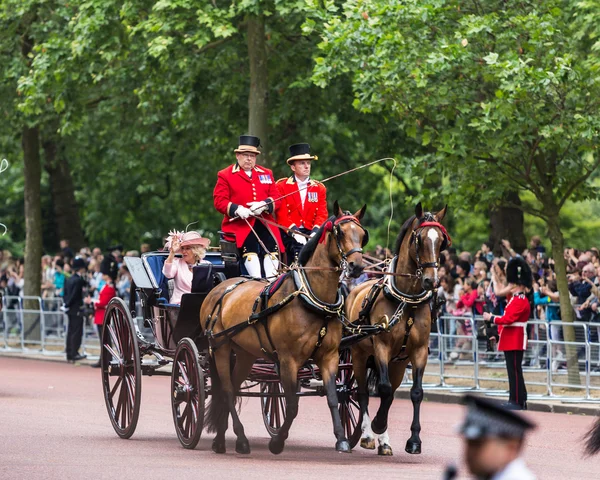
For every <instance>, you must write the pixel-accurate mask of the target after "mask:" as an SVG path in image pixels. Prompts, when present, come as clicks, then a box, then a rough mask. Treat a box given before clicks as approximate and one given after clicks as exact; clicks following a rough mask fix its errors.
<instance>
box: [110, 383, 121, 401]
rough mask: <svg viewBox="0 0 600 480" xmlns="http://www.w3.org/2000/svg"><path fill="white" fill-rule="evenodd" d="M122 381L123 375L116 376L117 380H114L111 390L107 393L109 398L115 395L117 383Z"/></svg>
mask: <svg viewBox="0 0 600 480" xmlns="http://www.w3.org/2000/svg"><path fill="white" fill-rule="evenodd" d="M122 381H123V377H119V378H117V381H116V382H115V384H114V385H113V388H112V389H111V391H110V393H109V396H110V398H111V400H112V398H113V397H114V396H115V393H116V392H117V389H118V388H119V385H121V382H122ZM113 403H114V402H113Z"/></svg>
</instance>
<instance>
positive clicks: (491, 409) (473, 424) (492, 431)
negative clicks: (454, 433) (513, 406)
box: [460, 395, 535, 440]
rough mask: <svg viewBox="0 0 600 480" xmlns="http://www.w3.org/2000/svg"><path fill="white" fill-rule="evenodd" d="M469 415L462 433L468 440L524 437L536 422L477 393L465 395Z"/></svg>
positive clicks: (463, 425) (462, 426) (462, 427)
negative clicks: (476, 394) (478, 395)
mask: <svg viewBox="0 0 600 480" xmlns="http://www.w3.org/2000/svg"><path fill="white" fill-rule="evenodd" d="M464 403H465V404H466V405H467V415H466V417H465V420H464V422H463V424H462V425H461V427H460V433H461V434H462V435H463V436H464V437H465V438H466V439H467V440H478V439H481V438H486V437H496V438H519V439H521V438H523V437H524V436H525V432H527V430H531V429H532V428H535V424H534V423H533V422H531V421H529V420H528V419H527V418H525V417H524V416H523V415H520V414H518V413H516V412H515V411H513V410H508V409H507V408H504V407H503V406H502V405H501V404H500V403H498V402H496V401H493V400H489V399H487V398H483V397H477V396H475V395H465V398H464Z"/></svg>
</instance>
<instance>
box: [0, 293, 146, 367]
mask: <svg viewBox="0 0 600 480" xmlns="http://www.w3.org/2000/svg"><path fill="white" fill-rule="evenodd" d="M31 304H33V305H34V306H35V308H30V307H31ZM63 305H64V302H63V299H62V298H61V297H54V298H42V297H35V296H23V297H18V296H3V297H2V311H1V312H0V352H15V353H18V352H21V353H25V354H41V355H45V356H64V355H65V342H66V339H67V329H68V323H69V317H68V315H67V314H66V313H65V311H64V309H63ZM25 306H27V307H29V308H24V307H25ZM141 312H142V309H141V306H140V305H139V302H137V304H136V315H137V316H136V318H135V320H136V322H137V324H138V327H139V328H140V331H143V332H144V335H145V336H151V335H152V334H151V330H150V329H148V328H147V327H146V326H144V322H143V317H142V314H141ZM81 353H84V354H86V355H88V358H89V359H91V360H94V359H97V358H98V356H99V355H100V345H99V342H98V334H97V331H96V328H95V325H94V320H93V315H91V316H90V317H89V318H86V320H85V322H84V326H83V338H82V341H81Z"/></svg>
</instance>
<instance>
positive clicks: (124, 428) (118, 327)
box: [100, 299, 141, 438]
mask: <svg viewBox="0 0 600 480" xmlns="http://www.w3.org/2000/svg"><path fill="white" fill-rule="evenodd" d="M121 303H122V300H120V299H113V301H111V303H110V304H109V308H108V311H107V315H106V317H105V321H104V323H105V325H104V327H103V333H104V335H103V336H102V348H101V352H100V363H101V367H102V368H101V371H102V383H103V388H104V399H105V403H106V407H107V411H108V414H109V418H110V420H111V423H112V425H113V428H114V429H115V431H116V433H117V434H118V435H119V436H120V437H122V438H129V437H130V436H131V435H132V434H133V432H134V431H135V428H136V426H137V421H138V418H139V407H140V400H141V378H140V377H141V367H140V362H139V351H138V349H137V339H136V338H135V334H134V328H133V323H132V320H131V317H130V316H129V314H128V312H127V310H126V308H125V307H124V306H123V305H122V304H121ZM113 368H114V369H116V372H117V374H116V375H114V374H113V373H114V371H113ZM111 377H112V378H115V381H114V382H112V383H111Z"/></svg>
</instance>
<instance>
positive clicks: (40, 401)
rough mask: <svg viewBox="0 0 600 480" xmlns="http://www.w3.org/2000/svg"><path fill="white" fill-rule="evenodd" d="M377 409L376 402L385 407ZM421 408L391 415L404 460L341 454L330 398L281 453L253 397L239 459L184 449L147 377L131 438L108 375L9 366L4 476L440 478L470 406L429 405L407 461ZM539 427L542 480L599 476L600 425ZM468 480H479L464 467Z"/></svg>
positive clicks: (304, 415) (163, 395)
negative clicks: (585, 441) (588, 440)
mask: <svg viewBox="0 0 600 480" xmlns="http://www.w3.org/2000/svg"><path fill="white" fill-rule="evenodd" d="M376 402H377V400H373V403H376ZM411 412H412V406H411V404H410V402H409V401H407V400H396V401H395V402H394V405H393V407H392V411H391V413H390V419H391V422H392V423H391V427H390V432H391V434H390V437H391V441H392V446H393V447H394V448H395V455H394V456H393V457H384V458H382V457H378V456H377V455H376V454H375V453H374V452H373V451H367V450H362V449H360V448H357V449H356V450H354V451H353V453H351V454H339V453H336V452H335V450H334V443H335V441H334V440H335V439H334V437H333V434H332V432H331V430H332V427H331V421H330V417H329V410H328V409H327V405H326V401H325V399H324V398H303V399H301V402H300V413H299V415H298V418H297V419H296V421H295V423H294V425H293V426H292V430H291V432H290V439H289V440H288V442H287V444H286V449H285V451H284V452H283V453H282V454H281V455H277V456H275V455H272V454H271V453H270V452H269V450H268V447H267V443H268V438H269V437H268V435H267V433H266V431H265V428H264V426H263V423H262V417H261V415H260V406H259V400H258V399H245V400H244V402H243V405H242V416H241V418H242V422H243V423H244V426H245V428H246V434H247V435H248V438H249V440H250V444H251V447H252V453H251V454H250V455H248V456H241V455H238V454H236V453H235V450H234V440H233V433H232V432H231V429H230V430H229V431H228V439H229V440H228V453H227V454H225V455H217V454H215V453H213V452H212V451H211V450H210V445H211V440H212V435H211V436H210V437H209V436H207V435H204V436H203V437H202V439H201V441H200V443H199V445H198V447H197V448H196V450H193V451H190V450H185V449H183V448H182V447H181V446H180V444H179V441H178V440H177V436H176V434H175V430H174V427H173V423H172V415H171V405H170V381H169V378H168V377H144V378H143V382H142V407H141V413H140V419H139V423H138V426H137V430H136V432H135V434H134V435H133V437H132V438H131V439H130V440H121V439H120V438H118V437H117V435H116V434H115V433H114V431H113V429H112V426H111V424H110V421H109V418H108V415H107V413H106V408H105V406H104V400H103V397H102V387H101V382H100V372H99V371H98V370H97V369H91V368H89V367H88V366H85V365H70V364H67V363H58V362H44V361H35V360H23V359H18V358H7V357H0V415H1V420H0V478H1V479H28V480H36V479H61V480H70V479H77V480H82V479H116V478H126V479H136V480H138V479H142V478H144V477H147V478H153V479H154V478H166V479H185V478H200V479H204V478H210V479H211V480H212V479H221V478H227V479H237V478H243V479H245V480H250V479H261V480H266V479H270V478H278V479H293V478H317V477H323V478H344V479H349V478H352V479H354V478H394V479H396V478H401V479H404V478H406V479H411V480H413V479H419V480H421V479H440V478H441V477H442V472H443V470H444V466H445V465H446V464H448V463H450V462H452V461H456V460H458V462H460V456H461V452H462V442H461V439H460V438H459V437H458V436H457V435H456V434H455V433H454V428H455V427H456V425H457V424H458V423H459V422H460V420H461V419H462V416H463V407H461V406H459V405H447V404H437V403H425V404H424V406H423V408H422V427H423V430H422V432H421V438H422V440H423V454H421V455H408V454H407V453H405V452H404V443H405V442H406V439H407V438H408V436H409V433H410V432H409V426H410V421H411V416H412V413H411ZM529 417H530V418H532V419H533V420H534V421H535V422H537V423H538V425H539V428H538V430H537V431H536V432H535V433H533V434H532V435H531V436H530V438H529V440H528V444H527V447H526V450H525V459H526V461H527V463H528V464H529V466H530V468H531V469H532V470H533V471H534V472H535V473H536V474H537V475H538V478H540V479H595V480H596V479H598V478H600V456H597V457H595V458H593V459H582V457H581V453H580V452H581V450H582V448H581V437H582V435H583V434H584V433H585V432H586V431H587V429H589V427H590V425H591V424H592V422H593V419H592V418H590V417H584V416H575V415H564V414H556V413H541V412H532V413H529ZM460 469H461V474H462V475H461V476H460V478H468V476H467V475H466V473H465V471H464V467H462V466H460Z"/></svg>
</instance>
